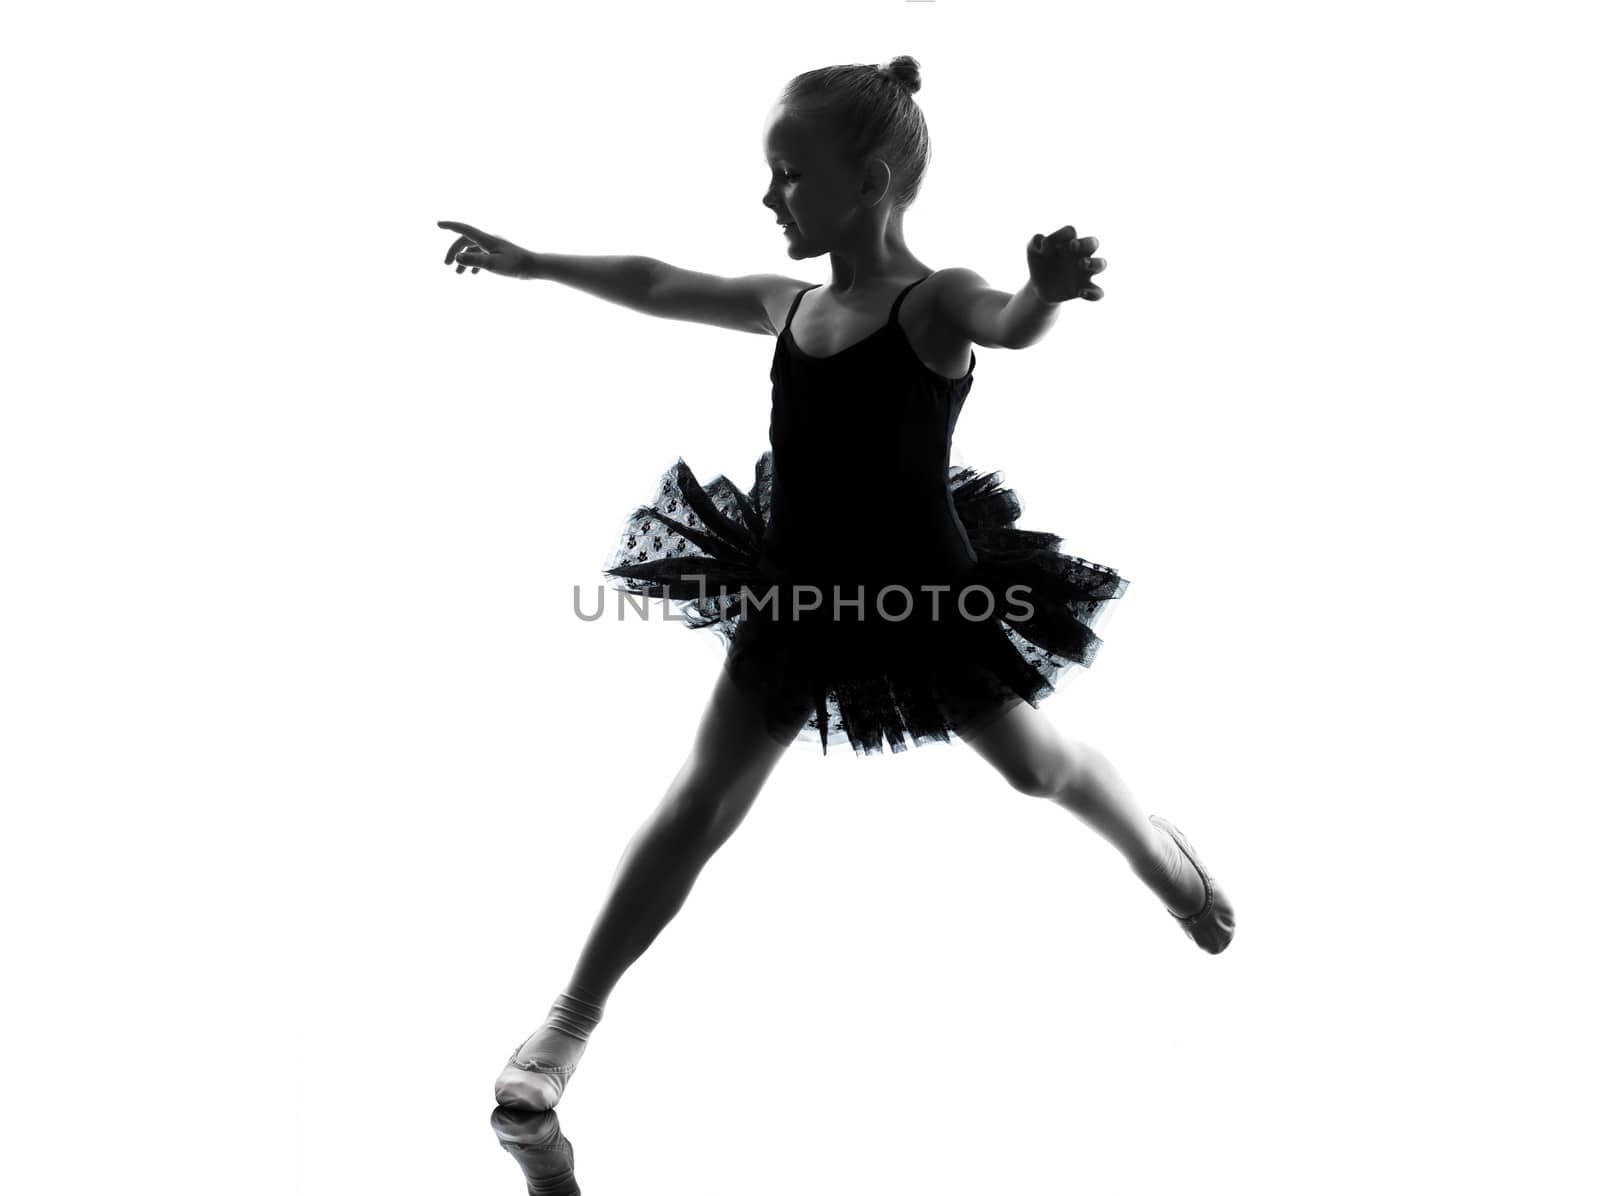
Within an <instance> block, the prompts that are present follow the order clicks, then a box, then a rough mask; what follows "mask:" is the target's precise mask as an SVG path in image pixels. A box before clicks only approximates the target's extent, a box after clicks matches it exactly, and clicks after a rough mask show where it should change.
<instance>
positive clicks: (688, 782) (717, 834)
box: [671, 775, 755, 843]
mask: <svg viewBox="0 0 1600 1196" xmlns="http://www.w3.org/2000/svg"><path fill="white" fill-rule="evenodd" d="M754 798H755V794H754V793H753V792H751V790H750V787H749V786H748V785H746V784H741V783H739V782H737V781H732V780H729V779H728V778H726V777H709V778H704V777H697V776H693V775H691V776H688V777H685V778H681V779H680V781H679V783H678V784H677V785H675V786H674V788H673V791H672V795H671V810H672V822H673V825H674V826H675V827H676V828H677V829H678V831H679V832H680V833H681V834H683V835H685V836H686V837H688V838H691V839H695V840H699V841H703V842H705V841H709V842H713V843H720V842H722V841H723V840H724V839H726V838H727V837H728V836H729V835H731V834H732V833H733V831H734V828H735V827H737V826H738V825H739V823H740V821H742V820H743V818H744V816H745V814H746V813H747V812H748V811H749V809H750V805H751V803H752V802H753V801H754Z"/></svg>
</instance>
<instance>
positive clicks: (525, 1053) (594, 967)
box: [495, 667, 800, 1109]
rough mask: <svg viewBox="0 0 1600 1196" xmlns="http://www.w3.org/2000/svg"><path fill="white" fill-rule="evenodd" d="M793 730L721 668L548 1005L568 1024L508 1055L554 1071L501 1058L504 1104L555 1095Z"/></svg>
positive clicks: (541, 1105) (544, 1102)
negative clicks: (776, 729)
mask: <svg viewBox="0 0 1600 1196" xmlns="http://www.w3.org/2000/svg"><path fill="white" fill-rule="evenodd" d="M799 730H800V723H799V722H796V723H795V724H794V726H793V727H792V729H790V728H785V729H783V730H782V731H781V732H780V733H777V734H774V733H773V732H770V731H769V730H768V729H767V725H766V721H765V719H764V717H763V715H762V712H761V710H760V708H759V707H758V706H757V705H756V704H755V703H754V702H753V701H752V700H751V699H750V698H749V697H747V696H746V695H745V694H744V692H743V691H741V690H740V689H739V688H738V687H737V686H736V685H735V684H734V682H733V679H732V677H731V676H730V675H729V673H728V670H727V668H726V667H724V668H723V669H722V670H721V671H720V672H719V674H718V677H717V681H716V684H715V686H714V687H713V688H712V692H711V698H710V701H709V702H708V703H707V704H706V708H705V712H704V713H703V714H702V716H701V719H700V725H699V727H698V729H697V730H696V732H695V737H694V742H693V744H692V745H691V747H690V749H689V753H688V756H687V757H686V758H685V760H684V762H683V765H682V767H681V768H679V770H678V773H677V775H676V776H675V777H673V778H672V781H671V782H670V783H669V784H668V786H667V790H666V793H665V795H664V796H663V797H662V799H661V801H660V803H659V804H658V805H657V806H656V808H655V810H654V811H653V812H652V813H651V814H650V816H649V817H648V818H647V819H646V820H645V822H644V825H643V826H641V827H640V828H639V830H638V831H637V832H635V834H634V836H633V838H632V839H631V840H630V841H629V843H628V846H627V848H626V850H624V852H623V854H622V859H621V862H620V863H619V864H618V865H617V870H616V873H615V874H614V876H613V877H612V881H611V890H610V892H609V893H608V894H607V896H606V899H605V903H604V904H603V906H602V907H601V909H600V913H599V916H598V917H597V918H596V919H595V922H594V926H593V928H592V929H591V930H590V931H589V937H588V940H587V941H586V942H585V943H584V946H583V950H582V951H581V953H580V954H579V956H578V963H577V966H576V967H575V968H574V969H573V971H572V976H571V980H570V981H569V983H568V985H567V988H566V990H565V991H564V993H563V994H562V996H561V997H558V998H557V1002H556V1006H553V1007H552V1020H554V1021H556V1022H557V1023H559V1024H560V1025H563V1026H566V1027H567V1029H566V1030H562V1029H560V1028H558V1026H556V1025H552V1024H551V1020H547V1021H546V1022H545V1024H544V1025H543V1026H541V1027H540V1028H539V1030H537V1031H536V1032H535V1033H534V1034H533V1036H532V1037H530V1038H529V1039H528V1040H527V1041H526V1042H524V1043H523V1044H522V1047H521V1048H520V1049H519V1050H518V1052H517V1054H516V1056H514V1058H515V1059H516V1060H518V1061H520V1062H522V1063H525V1064H526V1063H529V1062H532V1061H534V1060H537V1061H538V1062H540V1063H546V1064H549V1065H551V1066H552V1068H553V1072H540V1071H529V1070H525V1069H524V1068H521V1067H517V1066H515V1065H514V1064H513V1063H507V1065H506V1067H505V1069H504V1070H503V1071H502V1072H501V1074H500V1077H499V1079H498V1080H496V1082H495V1099H496V1100H497V1101H498V1102H499V1103H500V1104H523V1105H530V1106H532V1107H533V1108H535V1109H548V1108H552V1107H553V1106H554V1105H555V1103H556V1101H557V1100H559V1099H560V1096H561V1091H562V1089H563V1088H564V1087H565V1083H566V1078H567V1076H568V1075H570V1068H571V1067H573V1066H575V1065H576V1063H577V1060H578V1057H579V1056H580V1055H581V1054H582V1053H583V1049H584V1043H585V1041H586V1039H587V1032H588V1031H589V1030H590V1029H592V1028H593V1026H594V1025H595V1024H596V1023H597V1022H598V1021H599V1016H600V1013H601V1010H602V1008H603V1006H604V1004H605V1001H606V999H607V998H608V997H609V996H610V994H611V990H612V989H613V987H615V985H616V983H617V981H618V980H620V979H621V978H622V974H623V973H624V972H625V971H627V969H628V968H629V967H631V966H632V964H633V963H634V961H635V960H637V959H638V958H639V956H641V955H642V954H644V952H645V949H646V948H648V947H649V946H650V944H651V943H652V942H654V941H655V939H656V936H657V935H659V934H660V933H661V931H662V930H663V929H664V928H665V926H666V924H667V923H668V922H670V921H671V920H672V918H673V917H674V916H675V915H676V914H677V912H678V910H679V909H681V908H682V906H683V904H684V901H685V899H686V898H687V897H688V896H689V890H690V889H691V888H692V887H693V886H694V882H695V880H696V878H697V877H698V876H699V875H700V870H701V869H702V868H703V867H704V866H705V864H706V862H707V861H708V860H710V858H711V856H712V855H713V854H715V852H716V850H717V849H718V848H719V847H721V846H722V844H724V843H725V842H727V840H728V838H729V837H730V836H731V835H732V834H733V832H734V830H735V829H737V828H738V826H739V824H740V823H741V822H742V821H743V820H744V816H745V815H746V814H747V813H748V812H749V810H750V807H751V806H752V805H753V804H754V803H755V799H756V795H757V794H759V793H760V792H761V788H762V786H763V785H764V784H765V783H766V780H767V778H768V777H769V776H770V775H771V773H772V770H773V768H774V766H775V765H776V764H777V762H778V760H779V758H780V757H782V755H783V753H784V752H785V750H787V748H788V747H789V745H790V743H792V742H793V740H794V736H795V735H796V734H798V733H799ZM558 1010H559V1012H558ZM563 1069H566V1070H563Z"/></svg>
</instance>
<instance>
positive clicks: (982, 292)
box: [938, 224, 1106, 349]
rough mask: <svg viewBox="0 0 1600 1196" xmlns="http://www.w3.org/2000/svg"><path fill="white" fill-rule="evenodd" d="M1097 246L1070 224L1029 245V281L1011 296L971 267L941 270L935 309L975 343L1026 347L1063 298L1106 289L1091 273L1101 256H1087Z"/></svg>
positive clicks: (1101, 263)
mask: <svg viewBox="0 0 1600 1196" xmlns="http://www.w3.org/2000/svg"><path fill="white" fill-rule="evenodd" d="M1099 248H1100V242H1099V241H1098V240H1097V239H1095V238H1094V237H1079V236H1078V234H1077V232H1076V231H1075V230H1074V229H1073V227H1072V226H1071V225H1070V224H1069V225H1066V226H1065V227H1063V228H1059V229H1057V230H1056V231H1055V232H1053V233H1051V234H1050V235H1049V236H1048V237H1046V236H1045V235H1043V234H1042V233H1041V234H1039V235H1037V236H1035V237H1034V238H1033V240H1032V241H1030V242H1029V243H1028V281H1027V282H1025V283H1023V284H1022V287H1021V288H1020V289H1019V290H1018V291H1017V293H1016V294H1014V295H1008V294H1006V293H1005V292H1004V291H1000V290H996V289H995V288H993V287H991V286H990V285H989V284H988V283H987V282H985V281H984V279H983V276H982V275H981V274H979V273H978V272H977V271H975V270H968V269H965V268H956V269H952V270H945V271H941V274H942V275H943V280H942V283H941V285H940V289H939V295H938V306H939V311H940V313H941V314H942V315H943V316H944V318H945V319H946V320H947V321H949V323H950V324H951V325H952V326H954V327H955V328H956V329H957V330H959V331H960V332H961V333H962V335H964V336H966V337H967V338H968V339H969V340H971V341H972V342H973V343H974V344H978V345H984V346H986V347H988V348H1006V349H1025V348H1027V347H1028V346H1029V345H1031V344H1034V343H1035V342H1036V341H1038V340H1040V339H1041V338H1042V337H1043V336H1044V334H1045V333H1046V332H1048V331H1050V328H1051V326H1052V325H1054V324H1055V322H1056V315H1057V313H1058V311H1059V310H1060V307H1061V304H1062V303H1064V302H1066V301H1067V300H1068V299H1087V300H1090V301H1097V300H1099V299H1100V297H1101V296H1102V295H1103V294H1104V293H1105V292H1103V291H1102V290H1101V289H1100V288H1099V287H1098V286H1096V285H1095V283H1094V281H1093V276H1094V275H1096V274H1098V273H1100V271H1102V270H1104V269H1105V268H1106V263H1105V259H1103V258H1098V257H1090V256H1088V255H1090V254H1092V253H1094V252H1095V250H1097V249H1099Z"/></svg>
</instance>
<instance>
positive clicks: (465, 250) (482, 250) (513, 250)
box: [439, 220, 533, 278]
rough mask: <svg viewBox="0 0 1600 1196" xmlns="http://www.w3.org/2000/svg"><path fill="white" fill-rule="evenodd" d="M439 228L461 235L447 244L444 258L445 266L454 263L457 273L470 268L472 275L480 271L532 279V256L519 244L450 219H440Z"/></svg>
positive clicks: (507, 276)
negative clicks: (447, 250)
mask: <svg viewBox="0 0 1600 1196" xmlns="http://www.w3.org/2000/svg"><path fill="white" fill-rule="evenodd" d="M439 227H440V228H443V229H449V230H450V231H451V232H453V233H460V234H461V235H460V236H459V237H457V238H456V239H455V240H454V241H453V242H451V244H450V251H449V252H448V253H446V254H445V255H444V264H445V265H447V266H448V265H450V264H451V263H452V262H454V263H455V267H456V273H457V274H461V273H464V272H465V271H466V270H468V269H469V268H470V269H471V270H472V272H473V273H474V274H476V273H477V272H478V271H479V270H480V269H483V270H487V271H489V273H490V274H500V275H504V276H505V277H506V278H529V277H531V276H532V274H531V270H532V266H533V254H531V253H529V252H528V251H527V250H526V249H524V248H522V247H521V246H520V245H513V244H512V243H511V242H510V241H507V240H506V239H505V238H504V237H497V236H495V235H494V234H493V233H485V232H480V231H478V230H477V229H475V228H473V227H472V225H470V224H461V223H458V222H457V221H454V220H441V221H439Z"/></svg>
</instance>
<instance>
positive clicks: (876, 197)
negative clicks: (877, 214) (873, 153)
mask: <svg viewBox="0 0 1600 1196" xmlns="http://www.w3.org/2000/svg"><path fill="white" fill-rule="evenodd" d="M893 182H894V171H892V170H890V169H889V164H888V163H887V162H885V161H884V160H883V159H882V158H873V159H871V160H870V161H869V162H868V163H867V168H866V171H865V172H864V173H863V174H862V176H861V199H862V202H863V203H865V204H866V205H867V206H868V207H876V206H877V205H878V204H879V203H880V202H882V201H883V199H884V198H885V197H886V196H887V195H888V194H889V188H890V185H891V184H893Z"/></svg>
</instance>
